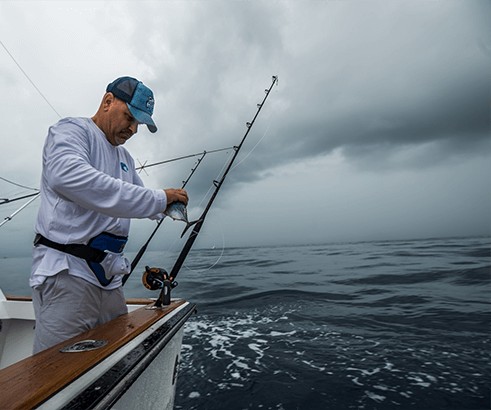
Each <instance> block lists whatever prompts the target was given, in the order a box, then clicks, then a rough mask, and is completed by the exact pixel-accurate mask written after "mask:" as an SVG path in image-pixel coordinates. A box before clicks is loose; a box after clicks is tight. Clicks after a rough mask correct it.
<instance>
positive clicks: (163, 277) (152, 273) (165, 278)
mask: <svg viewBox="0 0 491 410" xmlns="http://www.w3.org/2000/svg"><path fill="white" fill-rule="evenodd" d="M142 282H143V286H145V287H146V288H147V289H149V290H159V289H162V291H161V294H160V297H159V298H158V299H157V302H156V305H155V306H157V307H161V306H162V305H170V300H171V299H170V293H171V290H172V288H175V287H176V286H177V282H176V281H172V282H171V280H170V277H169V274H168V273H167V271H166V270H165V269H162V268H150V267H148V266H145V272H143V276H142Z"/></svg>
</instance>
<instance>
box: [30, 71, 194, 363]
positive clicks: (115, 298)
mask: <svg viewBox="0 0 491 410" xmlns="http://www.w3.org/2000/svg"><path fill="white" fill-rule="evenodd" d="M153 108H154V98H153V93H152V91H151V90H150V89H149V88H148V87H146V86H145V85H144V84H143V83H142V82H140V81H138V80H136V79H135V78H132V77H121V78H118V79H116V80H115V81H113V82H112V83H110V84H109V85H108V86H107V89H106V93H105V94H104V96H103V98H102V102H101V104H100V106H99V109H98V110H97V112H96V114H95V115H94V116H93V117H92V118H64V119H62V120H60V121H59V122H58V123H57V124H55V125H53V126H52V127H51V128H50V129H49V132H48V136H47V138H46V142H45V145H44V149H43V171H42V179H41V205H40V209H39V213H38V217H37V221H36V226H35V231H36V239H35V247H34V250H33V265H32V271H31V278H30V281H29V282H30V286H31V287H32V288H33V304H34V311H35V315H36V329H35V340H34V353H37V352H39V351H41V350H44V349H46V348H48V347H50V346H53V345H54V344H56V343H59V342H61V341H63V340H66V339H68V338H70V337H73V336H75V335H77V334H79V333H81V332H83V331H85V330H88V329H91V328H93V327H95V326H97V325H99V324H101V323H105V322H107V321H109V320H112V319H114V318H115V317H117V316H119V315H122V314H124V313H127V309H126V302H125V298H124V295H123V291H122V286H121V283H122V276H123V275H124V274H125V273H128V272H129V263H128V260H127V259H126V258H124V256H123V253H122V250H123V247H124V245H125V243H126V240H127V236H128V232H129V227H130V218H151V219H160V218H162V217H163V214H162V213H163V212H164V211H165V209H166V207H167V206H168V205H169V204H171V203H172V202H176V201H180V202H183V203H185V204H187V202H188V197H187V193H186V191H185V190H183V189H165V190H155V189H149V188H145V187H143V183H142V181H141V179H140V178H139V176H138V174H137V173H136V172H135V166H134V161H133V159H132V157H131V156H130V154H129V153H128V151H127V150H126V149H125V148H123V147H122V145H123V144H124V143H125V142H126V141H127V140H128V139H130V138H131V137H132V136H133V135H134V134H135V133H136V132H137V130H138V125H139V124H146V125H147V127H148V129H149V130H150V131H151V132H152V133H154V132H156V131H157V127H156V125H155V123H154V121H153V119H152V114H153Z"/></svg>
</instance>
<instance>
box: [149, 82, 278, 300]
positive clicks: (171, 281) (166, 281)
mask: <svg viewBox="0 0 491 410" xmlns="http://www.w3.org/2000/svg"><path fill="white" fill-rule="evenodd" d="M277 82H278V76H273V77H272V83H271V85H270V87H269V88H267V89H265V90H264V91H265V93H266V96H265V97H264V98H263V100H262V102H261V103H259V104H257V110H256V113H255V114H254V117H253V118H252V120H251V122H247V123H246V126H247V130H246V132H245V134H244V136H243V137H242V139H241V140H240V143H239V145H237V146H234V155H233V156H232V158H231V159H230V161H229V162H228V164H227V167H226V168H225V171H224V173H223V175H222V177H221V178H220V180H215V181H213V185H215V191H214V192H213V193H212V195H211V198H210V199H209V201H208V203H207V204H206V207H205V209H204V211H203V212H202V214H201V216H200V218H199V219H198V220H197V221H195V222H194V223H193V230H192V232H191V233H190V235H189V236H188V239H187V241H186V243H185V244H184V247H183V248H182V250H181V253H180V254H179V256H178V258H177V260H176V262H175V263H174V266H173V267H172V270H171V271H170V273H167V272H165V271H164V270H163V269H160V268H147V272H149V274H150V273H151V272H152V270H154V271H157V272H158V273H159V274H160V275H161V281H160V284H159V285H160V286H159V288H160V289H161V290H160V295H159V297H158V299H157V301H156V302H155V304H154V306H153V308H155V309H158V308H161V307H162V306H164V305H169V304H170V302H171V290H172V288H173V287H175V286H177V282H176V277H177V274H178V273H179V270H180V269H181V267H182V266H183V264H184V261H185V259H186V257H187V255H188V254H189V251H190V250H191V248H192V246H193V244H194V242H195V241H196V238H197V237H198V234H199V232H200V231H201V228H202V226H203V223H204V221H205V219H206V216H207V214H208V211H209V210H210V208H211V206H212V204H213V202H214V201H215V198H216V197H217V194H218V192H219V190H220V188H221V187H222V185H223V183H224V181H225V178H226V177H227V175H228V173H229V172H230V169H231V168H232V165H233V163H234V161H235V159H236V158H237V155H238V154H239V152H240V149H241V148H242V146H243V145H244V141H245V140H246V138H247V136H248V135H249V132H250V131H251V129H252V126H253V125H254V123H255V121H256V118H257V117H258V115H259V113H260V111H261V109H262V107H263V106H264V103H265V102H266V99H267V98H268V96H269V94H270V92H271V90H272V88H273V86H274V85H275V84H277Z"/></svg>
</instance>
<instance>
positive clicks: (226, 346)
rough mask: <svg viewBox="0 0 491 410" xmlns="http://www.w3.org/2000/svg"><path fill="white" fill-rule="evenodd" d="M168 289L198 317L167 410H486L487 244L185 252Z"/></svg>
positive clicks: (154, 255)
mask: <svg viewBox="0 0 491 410" xmlns="http://www.w3.org/2000/svg"><path fill="white" fill-rule="evenodd" d="M176 256H177V254H174V253H172V252H166V253H162V252H149V253H148V254H147V255H146V256H145V257H144V261H145V262H144V263H145V264H147V265H148V264H149V265H151V266H160V267H165V268H167V269H169V270H170V268H171V267H172V264H173V261H174V260H175V258H176ZM24 259H25V258H24ZM1 263H2V269H1V272H2V274H1V276H0V280H1V284H2V288H3V289H4V291H5V292H6V293H14V294H26V293H28V292H29V289H28V288H27V285H26V283H25V281H26V280H27V276H23V277H22V279H21V277H20V276H18V277H17V278H16V281H12V275H10V276H9V278H7V277H6V275H7V274H8V272H9V270H10V269H13V267H14V266H17V268H18V267H19V264H24V263H26V261H25V260H23V261H22V262H21V261H20V260H16V259H15V258H11V259H10V258H9V259H4V260H2V261H1ZM9 267H10V268H9ZM134 275H135V276H133V277H132V278H131V279H130V281H128V283H127V285H126V286H125V289H126V290H125V292H126V294H127V296H129V297H133V296H135V297H136V296H157V295H156V294H155V293H154V292H150V291H147V290H146V289H144V288H143V287H142V285H141V283H140V277H141V276H140V274H136V273H135V274H134ZM178 282H179V286H177V287H176V288H175V289H174V290H173V297H181V298H185V299H187V300H189V301H191V302H194V303H196V304H197V306H198V312H197V314H196V315H194V316H193V317H192V318H191V319H190V320H189V322H188V323H187V324H186V328H185V334H184V340H183V350H182V357H181V364H180V372H179V377H178V384H177V392H176V403H175V408H176V409H184V410H191V409H200V410H201V409H203V410H208V409H210V410H211V409H227V410H235V409H237V410H239V409H279V410H294V409H302V410H303V409H305V410H328V409H333V410H338V409H339V410H344V409H367V410H369V409H377V410H388V409H401V410H402V409H418V410H420V409H431V410H438V409H458V410H467V409H469V410H470V409H488V410H489V409H490V408H491V399H490V388H491V385H490V381H491V351H490V342H491V292H490V291H491V238H490V237H484V238H483V237H479V238H449V239H424V240H405V241H379V242H359V243H337V244H322V245H304V246H281V247H280V246H278V247H261V248H259V247H242V248H225V249H218V248H216V249H200V250H198V249H193V250H192V251H191V253H190V254H189V256H188V259H187V261H186V264H185V266H184V267H183V269H182V270H181V272H180V273H179V276H178ZM6 284H8V286H5V285H6Z"/></svg>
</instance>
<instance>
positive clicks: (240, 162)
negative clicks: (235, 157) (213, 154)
mask: <svg viewBox="0 0 491 410" xmlns="http://www.w3.org/2000/svg"><path fill="white" fill-rule="evenodd" d="M275 92H277V91H275ZM275 113H276V111H273V112H272V113H271V114H270V115H269V117H268V126H267V128H266V131H264V134H263V136H262V137H261V138H260V139H259V141H258V142H257V143H256V144H255V145H254V146H253V147H252V148H251V150H250V151H249V152H248V153H247V154H246V155H245V156H244V158H242V159H241V160H240V161H239V162H237V164H235V165H234V166H233V167H232V168H231V169H235V168H237V167H238V166H239V165H240V164H242V162H244V161H245V160H246V159H247V158H248V157H249V155H251V154H252V152H253V151H254V150H255V149H256V147H257V146H258V145H259V144H260V143H261V142H262V140H263V139H264V137H265V136H266V134H267V133H268V132H269V129H270V128H271V124H272V121H271V118H273V116H274V114H275Z"/></svg>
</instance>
